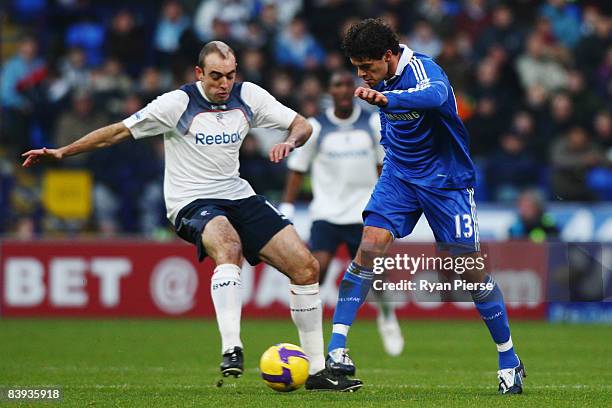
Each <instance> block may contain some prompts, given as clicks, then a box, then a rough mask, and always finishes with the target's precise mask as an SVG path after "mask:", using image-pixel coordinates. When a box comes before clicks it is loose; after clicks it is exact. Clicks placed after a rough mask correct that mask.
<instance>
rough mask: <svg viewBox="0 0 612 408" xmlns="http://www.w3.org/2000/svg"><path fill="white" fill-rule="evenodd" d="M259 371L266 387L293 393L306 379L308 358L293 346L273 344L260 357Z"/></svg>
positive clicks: (302, 351) (298, 348)
mask: <svg viewBox="0 0 612 408" xmlns="http://www.w3.org/2000/svg"><path fill="white" fill-rule="evenodd" d="M259 370H260V371H261V378H263V380H264V382H265V383H266V385H267V386H268V387H270V388H272V389H273V390H275V391H280V392H288V391H294V390H297V389H298V388H300V387H301V386H302V385H304V383H305V382H306V379H307V378H308V357H307V356H306V353H304V350H302V349H301V348H300V347H298V346H296V345H295V344H290V343H279V344H275V345H274V346H272V347H270V348H269V349H267V350H266V351H265V353H263V355H262V356H261V359H260V360H259Z"/></svg>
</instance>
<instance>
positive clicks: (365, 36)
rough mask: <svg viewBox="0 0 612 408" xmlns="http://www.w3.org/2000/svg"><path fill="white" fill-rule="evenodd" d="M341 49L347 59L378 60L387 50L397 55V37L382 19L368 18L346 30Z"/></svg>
mask: <svg viewBox="0 0 612 408" xmlns="http://www.w3.org/2000/svg"><path fill="white" fill-rule="evenodd" d="M342 49H343V50H344V52H345V53H346V55H347V56H348V57H349V58H355V59H358V60H363V59H380V58H382V57H383V55H385V52H387V50H391V52H392V53H393V54H394V55H397V54H398V53H399V51H400V46H399V37H398V36H397V34H396V33H395V32H394V31H393V30H392V29H391V27H389V25H388V24H387V23H386V22H385V20H383V19H382V18H368V19H366V20H362V21H360V22H358V23H355V24H353V25H352V26H351V27H350V28H349V29H348V31H347V32H346V35H345V36H344V39H343V40H342Z"/></svg>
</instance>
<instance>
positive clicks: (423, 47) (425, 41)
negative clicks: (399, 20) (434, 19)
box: [408, 21, 442, 59]
mask: <svg viewBox="0 0 612 408" xmlns="http://www.w3.org/2000/svg"><path fill="white" fill-rule="evenodd" d="M408 46H409V47H410V48H412V49H413V50H414V51H416V52H420V53H421V54H425V55H428V56H430V57H431V58H434V59H435V58H437V57H438V55H440V52H441V51H442V42H441V41H440V38H439V37H438V36H437V35H436V33H435V32H434V30H433V28H432V26H431V24H429V22H427V21H419V22H418V23H416V24H415V26H414V29H413V30H412V33H410V35H409V37H408Z"/></svg>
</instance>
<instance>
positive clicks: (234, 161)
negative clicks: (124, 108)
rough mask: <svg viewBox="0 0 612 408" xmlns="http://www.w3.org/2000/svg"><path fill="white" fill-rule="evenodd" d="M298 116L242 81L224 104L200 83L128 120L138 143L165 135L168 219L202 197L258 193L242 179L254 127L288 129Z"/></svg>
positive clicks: (231, 197) (164, 97)
mask: <svg viewBox="0 0 612 408" xmlns="http://www.w3.org/2000/svg"><path fill="white" fill-rule="evenodd" d="M296 115H297V114H296V112H295V111H293V110H291V109H289V108H288V107H286V106H284V105H282V104H281V103H280V102H278V101H277V100H276V99H275V98H274V97H273V96H272V95H270V94H269V93H268V92H267V91H266V90H265V89H263V88H261V87H259V86H258V85H255V84H253V83H250V82H244V83H236V84H235V85H234V88H233V89H232V92H231V94H230V98H229V99H228V100H227V101H226V102H225V103H224V104H214V103H211V102H210V101H208V100H207V98H206V96H205V94H204V90H203V89H202V84H201V83H200V82H199V81H198V82H195V83H192V84H187V85H184V86H182V87H181V88H180V89H177V90H175V91H172V92H168V93H165V94H163V95H161V96H159V97H158V98H157V99H155V100H154V101H153V102H151V103H149V104H148V105H147V106H146V107H144V108H143V109H142V110H140V111H139V112H137V113H135V114H133V115H132V116H130V117H129V118H127V119H125V120H124V121H123V123H124V124H125V126H127V127H128V128H129V129H130V131H131V133H132V136H133V137H134V138H135V139H140V138H143V137H148V136H155V135H159V134H163V136H164V149H165V174H164V198H165V201H166V209H167V215H168V219H170V221H172V223H174V221H175V219H176V216H177V214H178V212H179V211H180V210H181V208H183V207H184V206H186V205H187V204H189V203H190V202H192V201H194V200H196V199H205V198H221V199H227V200H238V199H241V198H247V197H250V196H252V195H254V194H255V192H254V191H253V188H252V187H251V186H250V185H249V183H248V182H247V181H246V180H244V179H242V178H240V173H239V168H240V163H239V160H238V155H239V150H240V146H241V145H242V141H243V140H244V138H245V136H246V135H247V133H248V132H249V129H250V128H252V127H264V128H279V129H288V128H289V126H290V125H291V122H292V121H293V119H294V118H295V116H296Z"/></svg>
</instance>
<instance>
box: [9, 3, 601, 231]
mask: <svg viewBox="0 0 612 408" xmlns="http://www.w3.org/2000/svg"><path fill="white" fill-rule="evenodd" d="M606 3H607V2H602V1H591V2H589V1H583V2H580V3H579V2H572V1H568V0H511V1H492V0H357V1H348V0H186V1H174V0H169V1H144V0H135V1H130V2H114V1H93V0H55V1H52V0H7V1H4V2H3V3H2V4H3V5H2V6H0V7H1V8H2V9H1V10H0V11H1V13H0V24H1V32H0V35H1V49H0V58H1V59H0V75H1V78H0V103H1V105H2V114H1V116H0V214H1V215H0V233H6V232H11V233H13V234H14V235H15V236H23V237H28V236H31V235H32V234H41V233H44V234H51V233H53V232H59V231H69V232H74V233H82V232H84V231H85V232H93V233H100V232H101V233H104V234H107V235H113V234H117V233H122V234H126V233H127V234H129V233H134V234H143V233H144V234H146V235H149V236H156V235H160V234H162V235H163V234H164V233H165V232H166V231H167V228H168V225H167V222H166V221H165V217H164V215H165V214H164V206H163V197H162V178H163V146H161V144H162V140H161V138H150V139H149V140H146V141H139V142H134V141H130V142H126V143H124V144H121V145H117V146H113V147H111V148H109V149H105V150H102V151H98V152H94V153H91V154H87V155H83V156H78V157H73V158H70V159H69V160H66V161H65V162H62V163H58V164H48V165H46V166H41V167H39V168H35V169H33V170H27V171H26V170H24V169H22V168H20V166H19V165H20V157H19V155H20V154H21V153H22V152H23V151H26V150H28V149H30V148H38V147H42V146H48V147H55V146H61V145H65V144H67V143H70V142H72V141H73V140H75V139H77V138H79V137H80V136H82V135H84V134H86V133H88V132H89V131H92V130H94V129H96V128H98V127H101V126H103V125H105V124H108V123H111V122H113V121H118V120H121V119H123V118H125V117H127V116H129V115H131V114H132V113H134V112H136V111H137V110H139V109H140V108H142V107H143V106H144V105H145V104H146V103H148V102H149V101H151V100H153V99H154V98H155V97H156V96H158V95H159V94H161V93H163V92H166V91H168V90H172V89H174V88H176V87H178V86H180V85H181V84H183V83H186V82H192V81H194V74H193V67H194V65H195V64H196V60H197V54H198V51H199V49H200V48H201V46H202V45H203V43H205V42H206V41H209V40H212V39H218V40H223V41H225V42H227V43H228V44H230V45H231V46H232V47H233V48H234V49H235V50H236V53H237V57H238V64H239V75H240V78H239V79H240V80H244V81H252V82H255V83H257V84H260V85H262V86H263V87H265V88H266V89H268V90H269V91H270V92H271V93H272V94H273V95H275V96H276V98H277V99H278V100H280V101H281V102H282V103H284V104H286V105H287V106H290V107H291V108H293V109H295V110H296V111H298V112H300V113H301V114H303V115H304V116H313V115H316V114H317V113H318V112H320V111H321V110H322V109H324V108H325V107H326V106H327V105H328V104H329V103H330V102H329V97H328V96H327V95H326V92H325V89H326V81H327V79H328V77H329V75H330V73H331V72H333V71H334V70H336V69H339V68H342V67H347V63H348V61H347V59H346V58H345V57H344V56H343V54H342V51H341V49H340V42H341V38H342V35H343V33H344V32H345V30H346V29H347V27H348V26H349V25H350V24H351V23H353V22H355V21H358V20H359V19H361V18H364V17H373V16H382V17H384V18H385V19H386V20H387V21H388V22H389V24H390V25H391V26H392V27H394V28H395V29H396V30H397V32H398V33H400V35H401V42H403V43H405V44H407V45H408V46H409V47H411V48H412V49H414V50H415V51H417V52H421V53H425V54H428V55H430V56H431V57H433V58H435V60H436V61H437V62H438V63H439V64H440V65H441V66H442V67H443V68H444V69H445V70H446V72H447V74H448V76H449V79H450V81H451V83H452V84H453V86H454V90H455V93H456V97H457V104H458V108H459V111H460V114H461V116H462V118H463V119H464V121H465V123H466V125H467V127H468V129H469V131H470V134H471V149H472V153H473V158H474V160H475V162H476V164H477V167H478V173H479V174H478V186H477V189H476V191H477V199H478V200H480V201H494V202H513V201H514V200H516V199H517V197H518V196H519V195H520V193H521V192H522V191H525V190H528V189H529V190H533V189H535V190H537V191H539V192H540V193H541V194H542V195H543V196H544V197H547V199H549V200H550V199H553V200H566V201H596V200H612V118H611V111H612V109H611V108H612V42H611V30H612V19H611V18H610V5H609V4H608V5H607V6H606ZM606 7H607V8H606ZM282 137H283V135H282V134H278V133H274V132H262V131H254V132H253V134H252V135H251V136H250V137H247V138H246V140H245V142H244V144H243V147H242V164H241V174H242V176H243V177H245V178H246V179H247V180H249V181H250V182H251V183H252V185H253V187H254V188H255V190H256V191H258V192H259V193H263V194H267V195H269V196H270V197H271V198H272V199H274V198H275V197H278V195H279V193H280V191H281V190H282V187H283V182H284V173H285V168H284V167H283V166H278V165H272V164H270V163H269V162H268V160H267V159H266V150H267V148H268V147H269V145H270V144H271V143H273V142H275V141H277V140H279V138H282ZM50 168H68V169H83V170H85V171H86V172H88V173H89V174H91V175H92V179H93V197H94V199H93V204H94V205H93V212H92V216H91V217H89V218H88V219H85V220H63V219H58V218H57V217H53V216H51V215H50V214H48V213H47V211H45V208H44V205H43V204H42V200H41V194H42V193H41V190H42V188H43V186H42V182H41V180H42V179H43V174H44V172H45V171H47V170H49V169H50ZM304 197H305V198H307V192H306V193H305V195H304Z"/></svg>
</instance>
